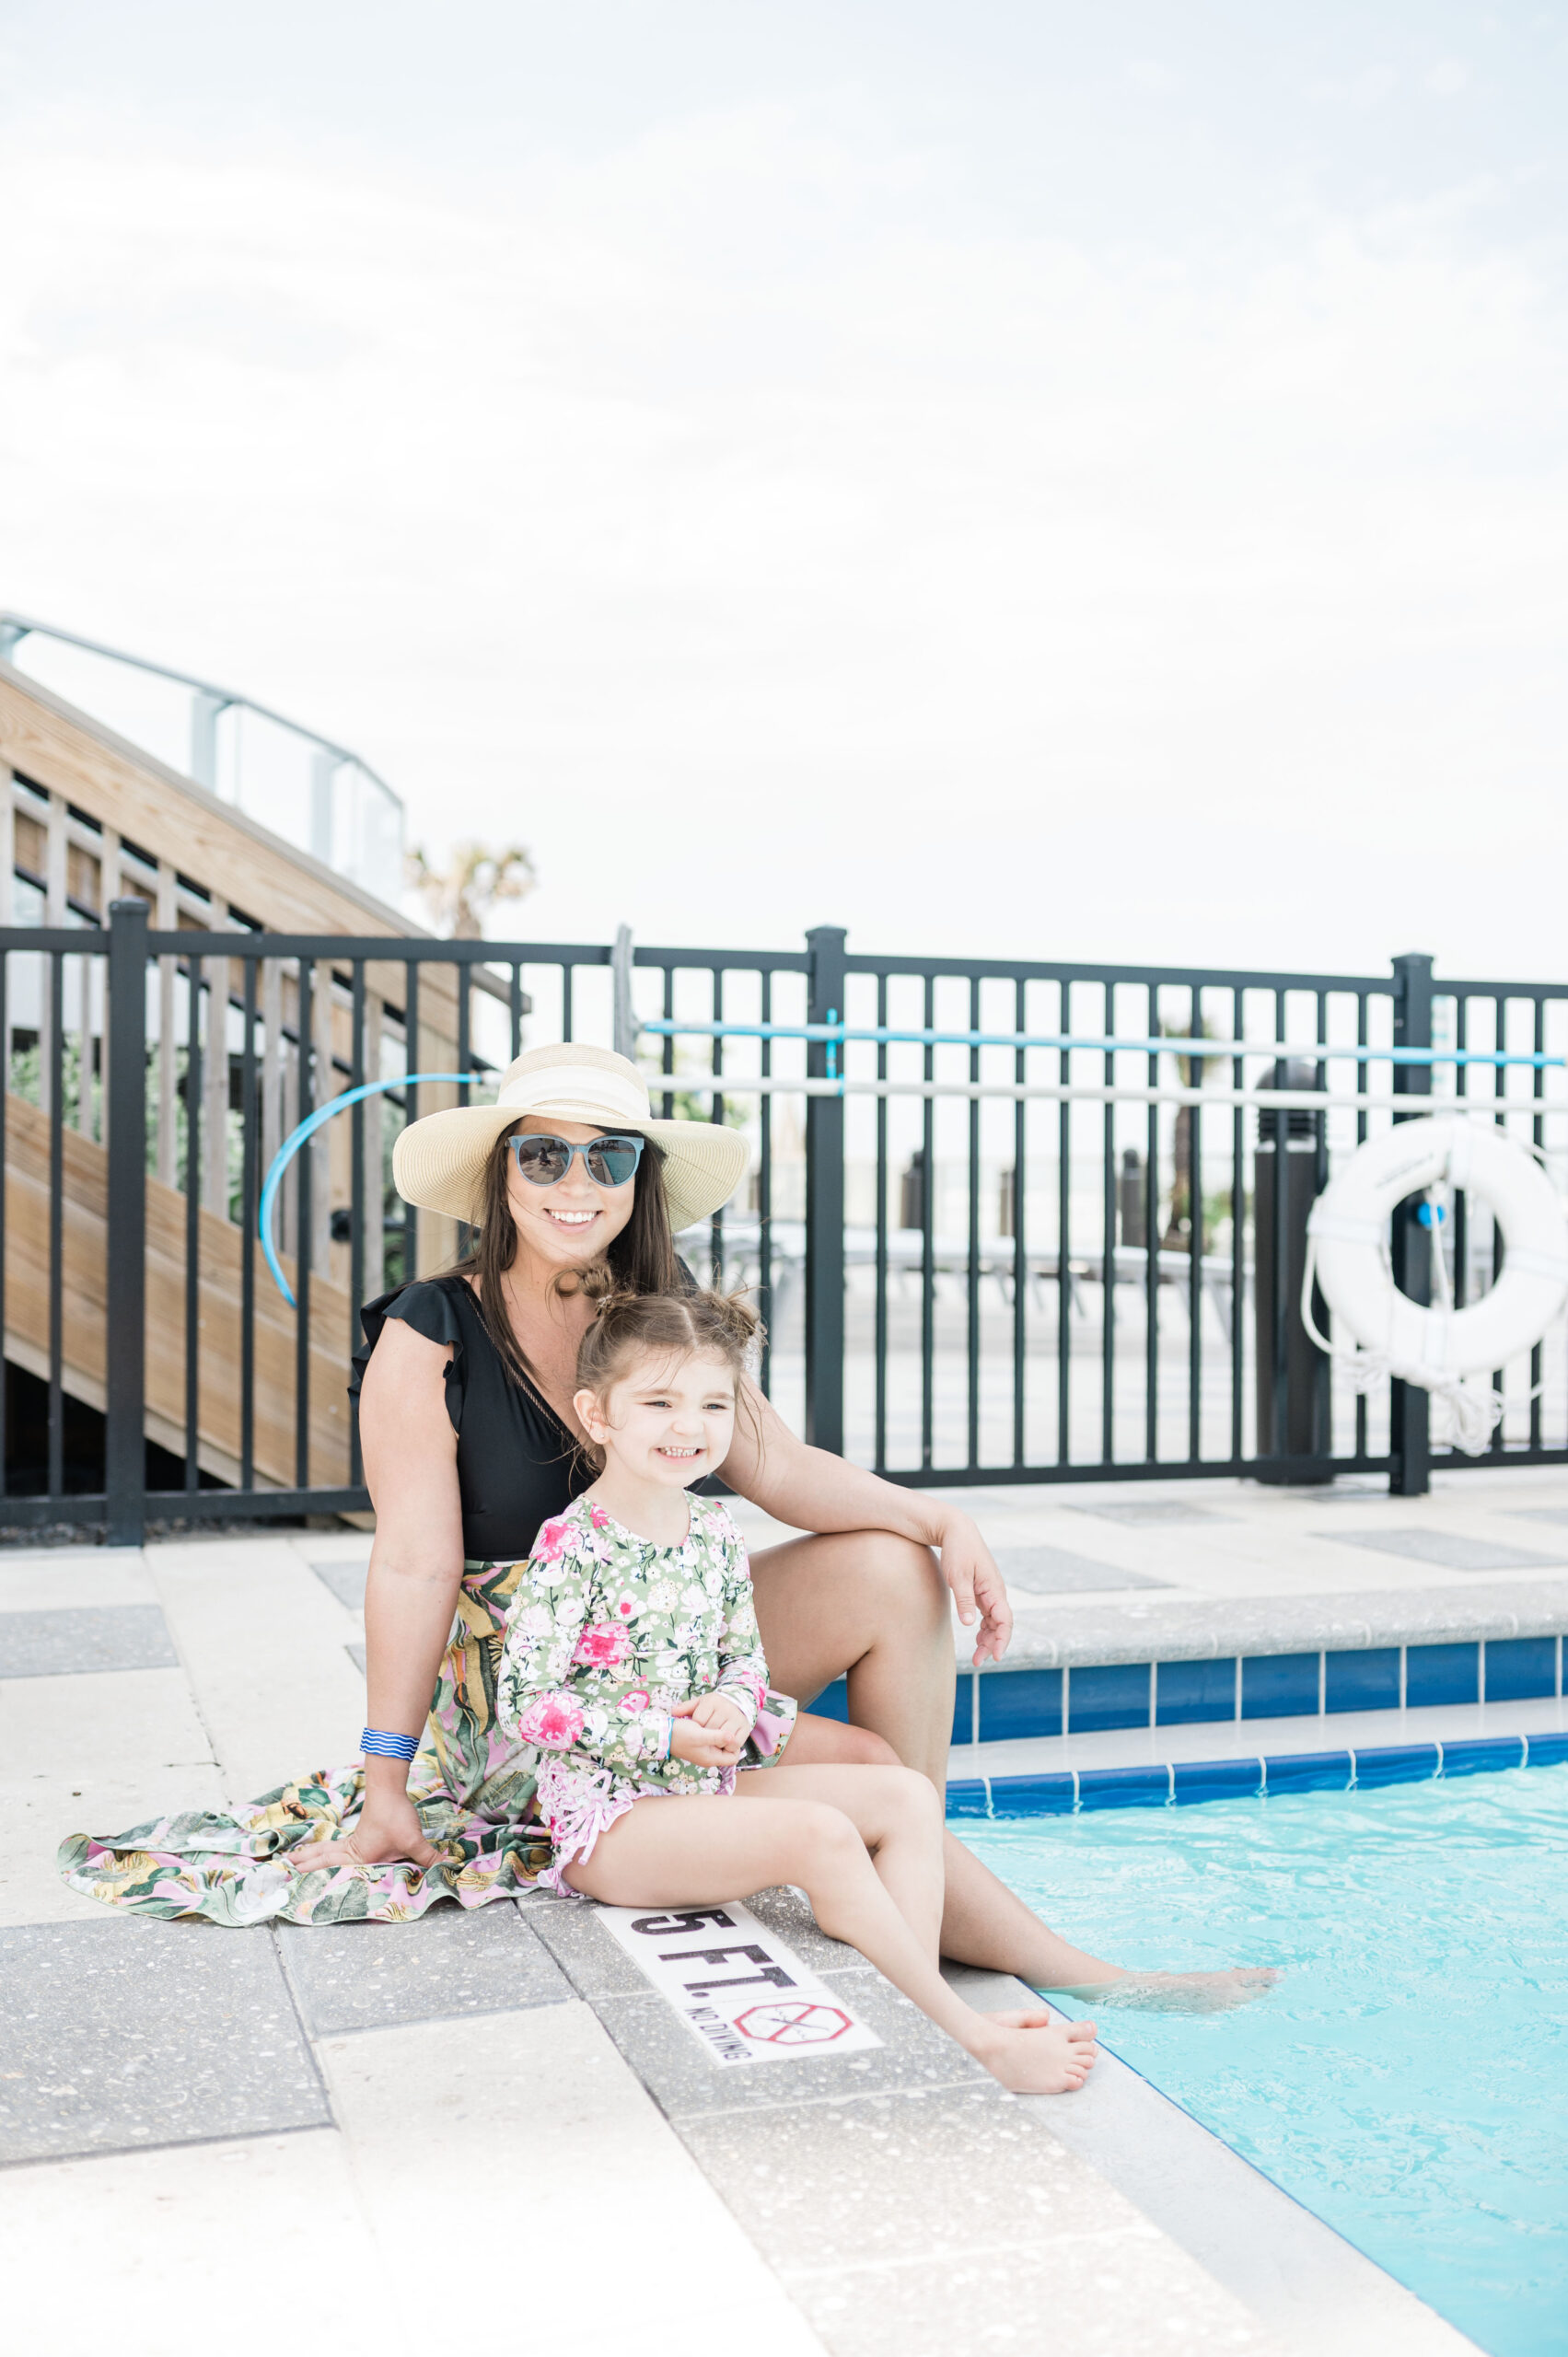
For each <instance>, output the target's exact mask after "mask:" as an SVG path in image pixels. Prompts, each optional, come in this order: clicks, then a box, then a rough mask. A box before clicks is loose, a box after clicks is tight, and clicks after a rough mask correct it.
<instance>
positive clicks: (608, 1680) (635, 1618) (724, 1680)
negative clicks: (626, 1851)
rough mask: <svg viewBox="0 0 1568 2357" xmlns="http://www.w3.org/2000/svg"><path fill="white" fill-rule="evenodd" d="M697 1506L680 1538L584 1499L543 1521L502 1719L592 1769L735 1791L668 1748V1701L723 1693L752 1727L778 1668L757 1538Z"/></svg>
mask: <svg viewBox="0 0 1568 2357" xmlns="http://www.w3.org/2000/svg"><path fill="white" fill-rule="evenodd" d="M767 1690H768V1665H767V1662H766V1660H765V1658H764V1656H763V1653H762V1641H761V1636H760V1635H759V1634H758V1630H757V1616H756V1613H755V1611H754V1609H753V1608H752V1601H751V1574H750V1571H749V1566H748V1564H747V1560H746V1546H745V1541H744V1540H743V1539H742V1538H741V1536H740V1533H739V1532H738V1530H737V1528H736V1527H735V1525H734V1523H733V1522H732V1521H731V1520H730V1518H729V1515H727V1514H726V1511H725V1509H724V1507H723V1505H722V1504H719V1502H718V1501H717V1500H716V1499H714V1498H698V1497H693V1498H692V1499H691V1527H690V1528H689V1530H688V1532H687V1535H686V1538H685V1539H684V1540H683V1541H682V1543H681V1544H680V1545H679V1547H656V1546H653V1545H651V1544H650V1543H649V1542H648V1541H647V1540H646V1539H643V1538H637V1537H636V1536H635V1535H634V1533H633V1532H632V1531H630V1530H628V1529H626V1528H625V1527H624V1526H623V1525H622V1524H621V1523H619V1522H616V1521H614V1520H612V1518H611V1517H610V1515H608V1514H606V1512H605V1511H604V1508H603V1507H602V1506H598V1505H592V1504H589V1503H588V1501H587V1499H586V1498H579V1499H578V1501H577V1503H576V1504H575V1505H574V1506H572V1507H570V1508H569V1509H568V1511H567V1512H566V1513H565V1514H563V1515H558V1516H557V1518H556V1519H555V1520H554V1521H553V1522H547V1523H546V1524H545V1525H544V1527H543V1528H542V1529H541V1530H540V1534H539V1537H538V1538H536V1539H535V1541H534V1546H533V1553H532V1554H531V1556H530V1557H529V1559H528V1569H527V1571H526V1572H525V1573H524V1574H523V1577H522V1579H521V1580H520V1581H519V1582H518V1584H517V1594H516V1596H515V1598H514V1600H513V1603H512V1608H511V1610H510V1612H509V1613H508V1615H507V1619H506V1641H505V1650H504V1652H503V1655H502V1659H501V1674H500V1678H499V1680H498V1682H497V1688H496V1696H495V1707H496V1716H497V1717H498V1719H499V1720H500V1722H501V1724H502V1725H503V1727H505V1728H506V1729H508V1730H509V1731H510V1732H513V1733H515V1734H516V1735H517V1736H518V1737H519V1738H520V1739H521V1740H522V1741H523V1742H524V1743H528V1744H533V1745H536V1746H537V1747H538V1748H539V1749H540V1751H541V1752H544V1753H547V1754H550V1755H552V1756H553V1757H554V1758H555V1759H559V1760H560V1761H561V1763H562V1765H563V1767H567V1768H570V1769H574V1770H575V1771H578V1772H580V1773H584V1774H587V1775H590V1776H598V1775H601V1774H602V1773H603V1772H604V1771H609V1773H610V1776H611V1777H612V1778H614V1779H616V1780H620V1779H621V1778H624V1779H626V1780H628V1781H629V1782H633V1783H634V1784H636V1785H637V1786H639V1787H640V1788H641V1789H643V1790H644V1791H650V1792H651V1791H662V1792H670V1793H676V1792H684V1793H716V1792H718V1791H720V1790H721V1789H723V1788H724V1787H723V1785H722V1782H721V1779H722V1775H723V1771H720V1770H719V1769H716V1768H700V1767H697V1766H695V1765H694V1764H693V1763H692V1762H691V1761H690V1760H684V1759H671V1758H670V1757H669V1743H670V1735H671V1731H672V1729H673V1726H674V1719H673V1717H672V1715H671V1710H670V1706H671V1704H672V1703H675V1702H685V1701H691V1700H692V1699H693V1698H694V1697H696V1696H698V1695H702V1694H715V1693H716V1694H724V1695H726V1696H728V1697H729V1699H730V1700H731V1701H734V1702H737V1703H738V1705H739V1707H740V1709H741V1712H742V1713H743V1714H744V1716H745V1720H746V1724H747V1727H748V1729H750V1728H752V1727H754V1726H755V1724H756V1721H757V1714H758V1713H759V1711H760V1710H761V1707H762V1704H763V1702H764V1700H765V1699H766V1698H767ZM773 1699H774V1702H775V1703H777V1702H778V1701H780V1700H781V1699H782V1698H778V1697H775V1698H773ZM785 1707H786V1708H788V1707H789V1706H787V1705H786V1706H785ZM792 1715H793V1713H792ZM730 1773H731V1775H733V1771H730Z"/></svg>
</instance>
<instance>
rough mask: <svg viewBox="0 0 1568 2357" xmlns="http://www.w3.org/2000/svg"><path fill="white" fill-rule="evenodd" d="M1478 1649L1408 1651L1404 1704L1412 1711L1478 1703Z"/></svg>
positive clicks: (1442, 1647)
mask: <svg viewBox="0 0 1568 2357" xmlns="http://www.w3.org/2000/svg"><path fill="white" fill-rule="evenodd" d="M1480 1700H1481V1647H1480V1646H1479V1645H1410V1646H1407V1647H1406V1649H1405V1702H1406V1706H1407V1707H1408V1708H1409V1709H1410V1710H1412V1711H1421V1710H1426V1709H1429V1708H1430V1707H1432V1706H1433V1705H1434V1704H1435V1703H1438V1702H1479V1701H1480Z"/></svg>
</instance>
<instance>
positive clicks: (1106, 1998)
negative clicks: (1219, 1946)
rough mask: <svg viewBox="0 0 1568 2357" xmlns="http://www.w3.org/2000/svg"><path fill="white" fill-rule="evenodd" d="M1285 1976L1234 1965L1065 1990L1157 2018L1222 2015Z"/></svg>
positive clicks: (1132, 1976) (1138, 1975)
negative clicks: (1218, 1968)
mask: <svg viewBox="0 0 1568 2357" xmlns="http://www.w3.org/2000/svg"><path fill="white" fill-rule="evenodd" d="M1283 1978H1284V1975H1283V1973H1282V1972H1280V1971H1279V1970H1278V1969H1277V1968H1275V1967H1274V1966H1273V1965H1271V1964H1233V1965H1232V1966H1231V1967H1230V1968H1229V1970H1228V1971H1226V1972H1124V1973H1122V1974H1121V1978H1120V1979H1119V1980H1096V1981H1092V1982H1087V1983H1086V1984H1085V1985H1084V1986H1083V1987H1082V1988H1078V1989H1069V1990H1063V1995H1064V1996H1070V1997H1082V1998H1086V2000H1087V2001H1088V2003H1090V2004H1094V2005H1122V2006H1127V2007H1134V2006H1135V2007H1139V2008H1141V2009H1142V2010H1144V2012H1147V2013H1158V2014H1226V2013H1229V2012H1230V2011H1231V2009H1232V2007H1233V2006H1236V2005H1250V2004H1252V2003H1254V2002H1255V2000H1256V1999H1258V1998H1259V1997H1266V1996H1267V1995H1268V1993H1269V1991H1270V1990H1271V1989H1272V1988H1273V1987H1274V1985H1275V1983H1276V1982H1277V1981H1280V1980H1283Z"/></svg>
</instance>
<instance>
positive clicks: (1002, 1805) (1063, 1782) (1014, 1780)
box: [991, 1775, 1077, 1817]
mask: <svg viewBox="0 0 1568 2357" xmlns="http://www.w3.org/2000/svg"><path fill="white" fill-rule="evenodd" d="M1076 1803H1077V1790H1076V1784H1075V1780H1074V1778H1073V1777H1072V1776H1071V1775H1065V1776H993V1778H992V1779H991V1805H992V1807H993V1809H994V1810H995V1812H996V1814H997V1816H998V1817H1061V1816H1063V1815H1064V1814H1070V1813H1071V1811H1072V1810H1073V1808H1074V1806H1075V1805H1076Z"/></svg>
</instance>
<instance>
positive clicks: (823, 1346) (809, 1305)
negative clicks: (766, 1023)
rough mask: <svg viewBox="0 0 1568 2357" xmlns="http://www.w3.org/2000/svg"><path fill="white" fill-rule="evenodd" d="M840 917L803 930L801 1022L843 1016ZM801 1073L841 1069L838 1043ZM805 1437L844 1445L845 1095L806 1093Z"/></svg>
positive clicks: (817, 1047)
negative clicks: (806, 974) (806, 955)
mask: <svg viewBox="0 0 1568 2357" xmlns="http://www.w3.org/2000/svg"><path fill="white" fill-rule="evenodd" d="M846 938H847V935H846V934H845V931H844V928H843V926H842V925H837V924H821V925H818V926H817V927H816V928H815V930H814V931H813V932H810V933H808V934H807V936H806V946H807V949H808V950H809V951H810V953H811V977H810V991H809V996H808V999H807V1022H808V1023H842V1021H843V1016H844V942H845V940H846ZM806 1071H807V1077H808V1078H809V1079H812V1080H827V1079H829V1078H830V1077H832V1076H834V1075H836V1074H842V1071H843V1051H842V1047H836V1046H834V1045H832V1044H831V1043H830V1042H829V1041H827V1040H825V1039H813V1040H811V1041H809V1042H808V1044H807V1051H806ZM806 1437H807V1440H808V1441H809V1442H810V1444H811V1446H812V1447H813V1448H826V1449H830V1450H831V1451H832V1453H833V1455H834V1456H835V1457H840V1456H842V1454H843V1446H844V1100H843V1098H842V1097H807V1100H806Z"/></svg>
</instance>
